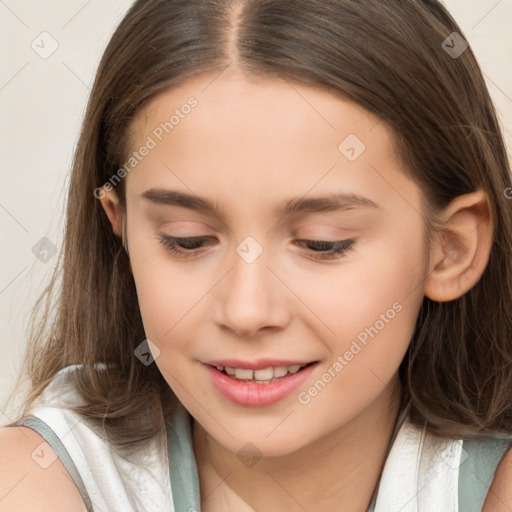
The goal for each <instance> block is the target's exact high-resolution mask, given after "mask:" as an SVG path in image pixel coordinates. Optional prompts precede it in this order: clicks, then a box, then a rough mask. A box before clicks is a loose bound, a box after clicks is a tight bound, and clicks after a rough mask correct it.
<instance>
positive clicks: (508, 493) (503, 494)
mask: <svg viewBox="0 0 512 512" xmlns="http://www.w3.org/2000/svg"><path fill="white" fill-rule="evenodd" d="M510 510H512V450H510V449H509V450H508V452H507V453H506V454H505V455H504V456H503V458H502V459H501V461H500V463H499V465H498V467H497V468H496V473H495V474H494V480H493V481H492V484H491V487H490V488H489V492H488V493H487V497H486V498H485V502H484V507H483V509H482V512H510Z"/></svg>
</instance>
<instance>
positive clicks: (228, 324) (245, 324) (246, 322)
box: [216, 252, 289, 337]
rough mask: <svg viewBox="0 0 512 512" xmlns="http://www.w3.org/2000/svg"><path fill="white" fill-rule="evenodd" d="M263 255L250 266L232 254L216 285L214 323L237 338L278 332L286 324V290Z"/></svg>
mask: <svg viewBox="0 0 512 512" xmlns="http://www.w3.org/2000/svg"><path fill="white" fill-rule="evenodd" d="M264 254H265V252H264V253H263V254H262V255H260V257H259V258H257V259H256V260H255V261H253V262H250V263H249V262H247V261H245V260H244V259H243V258H242V257H240V256H239V255H238V254H236V255H235V257H234V264H233V267H232V268H231V270H230V271H229V272H228V274H227V275H226V276H225V277H224V279H223V280H222V281H223V282H222V283H221V284H220V288H219V293H218V295H217V298H216V300H217V307H216V313H217V315H216V322H217V324H218V325H219V326H220V327H221V329H224V330H227V331H229V332H231V333H233V334H235V335H236V336H238V337H254V336H255V335H257V334H258V333H260V332H261V331H263V330H265V331H268V330H272V329H281V328H283V327H284V326H285V325H286V323H287V322H288V321H289V311H288V310H287V300H286V297H285V295H286V290H287V288H286V286H285V285H284V284H283V282H282V281H281V280H280V279H279V278H278V277H277V275H276V274H277V273H276V271H275V270H273V269H271V268H270V267H269V266H268V265H267V259H266V257H265V256H264Z"/></svg>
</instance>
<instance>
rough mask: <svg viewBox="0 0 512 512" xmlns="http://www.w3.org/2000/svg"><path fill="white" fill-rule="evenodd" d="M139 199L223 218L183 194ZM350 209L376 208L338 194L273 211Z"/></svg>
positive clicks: (208, 204)
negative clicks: (209, 212)
mask: <svg viewBox="0 0 512 512" xmlns="http://www.w3.org/2000/svg"><path fill="white" fill-rule="evenodd" d="M141 198H143V199H147V200H148V201H150V202H152V203H155V204H160V205H165V206H177V207H181V208H187V209H189V210H194V211H198V212H206V211H208V210H209V211H211V212H213V213H214V214H216V215H219V216H223V214H224V212H223V211H222V210H221V209H220V208H219V206H218V205H217V204H215V203H213V202H212V201H210V200H209V199H206V198H205V197H199V196H196V195H191V194H187V193H185V192H181V191H178V190H167V189H159V188H152V189H149V190H146V191H145V192H144V193H142V194H141ZM354 208H376V209H378V208H380V207H379V206H378V205H377V204H376V203H375V202H374V201H372V200H371V199H368V198H367V197H363V196H360V195H357V194H353V193H338V194H330V195H326V196H320V197H310V198H305V197H295V198H292V199H289V200H287V201H285V202H284V203H283V204H282V205H281V206H279V207H278V208H277V212H276V213H277V214H280V215H293V214H297V213H306V212H312V213H316V212H329V211H336V210H351V209H354Z"/></svg>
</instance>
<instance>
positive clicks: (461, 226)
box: [424, 190, 494, 302]
mask: <svg viewBox="0 0 512 512" xmlns="http://www.w3.org/2000/svg"><path fill="white" fill-rule="evenodd" d="M441 221H442V226H443V227H442V230H441V231H440V232H438V233H436V237H435V241H434V242H433V247H432V252H431V257H430V266H429V273H428V275H427V277H426V279H425V289H424V292H425V295H426V296H427V297H428V298H429V299H431V300H433V301H436V302H448V301H450V300H454V299H457V298H458V297H460V296H462V295H464V293H466V292H467V291H469V290H470V289H471V288H472V287H473V286H474V285H475V284H476V283H477V282H478V281H479V279H480V277H481V276H482V274H483V272H484V270H485V267H486V266H487V263H488V261H489V256H490V253H491V248H492V241H493V235H494V223H493V219H492V214H491V210H490V202H489V198H488V196H487V194H486V193H485V192H484V191H483V190H477V191H476V192H472V193H470V194H466V195H463V196H459V197H456V198H455V199H454V200H453V201H452V202H451V203H450V204H449V205H448V206H447V208H446V209H445V210H444V212H443V214H442V216H441Z"/></svg>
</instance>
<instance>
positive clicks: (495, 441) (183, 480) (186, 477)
mask: <svg viewBox="0 0 512 512" xmlns="http://www.w3.org/2000/svg"><path fill="white" fill-rule="evenodd" d="M81 366H82V365H72V366H68V367H66V368H63V369H62V370H61V371H60V372H58V373H57V374H56V375H55V377H54V379H53V380H52V381H51V383H50V384H49V385H48V386H47V387H46V388H45V390H44V392H43V393H42V395H41V396H40V397H38V399H37V401H36V402H35V403H34V404H33V406H32V408H31V409H30V410H29V411H28V412H27V415H25V416H24V417H23V418H21V419H20V420H19V421H16V422H14V423H11V424H10V425H7V426H26V427H29V428H32V429H33V430H36V431H37V432H38V433H39V434H40V435H41V436H42V437H43V438H44V439H45V441H44V442H42V443H41V445H40V446H39V447H38V448H37V449H36V450H34V455H33V458H34V460H36V462H37V461H38V460H37V459H39V462H40V463H41V464H50V463H51V462H52V461H53V460H55V458H56V457H57V456H58V457H59V458H60V459H61V460H62V462H63V464H64V466H65V467H66V469H67V470H68V472H69V474H70V476H71V477H72V478H73V481H74V482H75V484H76V486H77V488H78V490H79V491H80V494H81V495H82V498H83V499H84V502H85V504H86V507H87V511H88V512H107V511H108V512H132V511H133V512H146V511H147V512H149V511H151V512H160V511H161V512H200V495H199V480H198V475H197V467H196V463H195V458H194V452H193V447H192V431H191V425H192V424H191V421H192V418H191V416H190V414H189V413H188V411H187V410H186V409H185V408H184V407H183V406H182V405H181V404H179V406H178V407H177V409H176V411H175V413H174V415H173V418H172V428H171V429H170V432H169V438H168V440H167V446H165V447H163V448H162V446H158V443H157V441H156V440H151V441H148V443H147V445H146V446H144V447H143V448H141V449H140V450H138V451H137V452H136V453H135V454H134V455H133V456H132V457H131V458H130V459H128V460H127V459H124V458H122V457H119V456H118V455H116V454H115V453H114V452H113V451H112V450H111V449H110V447H109V445H108V444H107V443H106V442H105V441H104V440H103V439H102V438H100V437H99V436H98V435H97V434H96V433H95V432H94V431H93V430H92V429H91V428H90V427H88V426H87V424H86V423H85V421H83V420H82V419H81V417H80V416H79V415H78V414H75V413H73V412H72V411H70V410H69V409H66V406H69V405H70V404H73V405H78V404H83V403H84V401H83V399H82V398H81V396H80V395H79V393H78V392H77V391H76V390H75V389H74V387H73V386H72V382H71V381H70V380H69V379H67V376H68V375H69V372H71V371H76V370H77V369H79V368H80V367H81ZM100 366H101V365H100ZM103 367H104V365H103ZM511 437H512V436H496V437H480V438H476V439H464V440H456V441H452V440H446V439H441V438H438V437H436V436H433V435H432V434H430V433H429V432H428V431H427V430H426V429H425V428H423V429H419V428H418V427H416V426H414V425H412V424H411V423H410V422H409V421H408V414H407V410H406V409H404V410H402V411H401V413H400V415H399V417H398V419H397V422H396V425H395V429H394V432H393V436H392V438H391V442H390V445H389V449H388V454H387V457H386V461H385V464H384V467H383V471H382V474H381V478H380V480H379V483H378V485H377V487H376V489H375V493H374V497H373V500H372V503H371V506H370V508H369V509H368V512H395V511H398V510H400V511H401V512H439V511H440V510H442V511H443V512H461V511H464V512H480V511H481V509H482V504H483V502H484V499H485V496H486V494H487V490H488V488H489V486H490V484H491V482H492V479H493V477H494V472H495V469H496V466H497V464H498V463H499V461H500V459H501V457H502V456H503V454H504V453H505V451H506V450H507V449H508V448H509V447H510V445H511ZM170 461H171V462H172V464H170V463H169V462H170Z"/></svg>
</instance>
